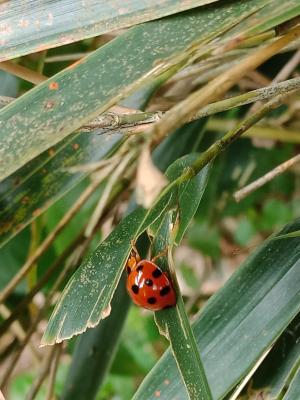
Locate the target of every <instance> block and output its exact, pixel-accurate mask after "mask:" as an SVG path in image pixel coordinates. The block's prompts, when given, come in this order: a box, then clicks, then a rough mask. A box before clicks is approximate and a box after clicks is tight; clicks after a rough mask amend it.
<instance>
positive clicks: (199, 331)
mask: <svg viewBox="0 0 300 400" xmlns="http://www.w3.org/2000/svg"><path fill="white" fill-rule="evenodd" d="M299 228H300V220H297V221H295V222H294V223H292V224H289V225H288V226H287V227H286V228H285V229H283V231H281V232H280V233H281V234H285V233H288V232H292V231H295V230H297V229H299ZM299 268H300V241H299V239H298V238H291V239H286V240H278V241H277V240H276V241H275V240H267V241H266V242H265V243H264V244H263V245H262V246H261V247H260V248H259V249H258V250H257V251H256V252H255V253H254V254H253V255H252V256H251V257H249V259H248V260H247V261H246V262H245V263H244V265H243V266H242V267H241V268H239V270H238V271H237V272H236V273H235V274H234V275H233V276H232V278H231V279H230V280H229V281H228V282H227V283H226V285H225V286H224V288H223V289H222V290H220V291H219V292H218V293H217V294H216V295H215V296H213V298H212V299H211V300H210V301H209V302H208V304H207V306H206V307H205V308H204V310H203V311H202V312H201V313H200V315H199V316H198V318H197V320H196V322H195V323H194V325H193V330H194V334H195V336H196V340H197V343H198V346H199V349H200V354H201V358H202V360H203V363H204V367H205V370H206V372H207V376H208V382H209V384H210V387H211V389H212V393H213V398H214V399H215V400H216V399H221V398H223V397H224V396H225V395H226V394H227V393H228V392H229V391H230V390H231V389H232V388H233V387H234V386H235V385H236V384H237V383H238V382H239V381H240V380H241V379H242V378H243V377H244V376H245V375H246V374H247V373H248V372H249V371H250V370H251V368H252V367H253V365H255V363H256V362H257V360H258V359H259V358H260V357H261V355H262V354H263V353H264V352H265V351H266V349H268V348H269V347H270V346H271V345H272V344H273V343H274V341H275V340H276V339H277V338H278V336H279V335H280V334H281V332H282V331H283V330H284V329H285V328H286V327H287V326H288V324H289V323H290V321H291V320H292V319H293V318H294V317H295V315H296V314H297V313H298V312H299V310H300V274H299ZM166 380H167V381H168V382H169V384H168V385H166V384H165V382H166ZM156 391H159V392H160V399H170V398H172V399H174V400H179V399H180V400H185V399H187V395H186V392H185V388H184V386H183V384H182V383H181V381H180V376H179V373H178V370H177V367H176V364H175V362H174V361H173V360H172V356H171V354H170V352H169V351H168V352H167V353H166V354H165V355H164V356H163V357H162V359H161V360H160V362H159V363H158V364H157V365H156V367H154V369H153V370H152V371H151V372H150V374H149V375H148V376H147V377H146V379H145V380H144V382H143V383H142V385H141V387H140V388H139V390H138V392H137V393H136V395H135V397H134V399H135V400H139V399H145V398H148V397H151V396H152V395H153V393H155V392H156Z"/></svg>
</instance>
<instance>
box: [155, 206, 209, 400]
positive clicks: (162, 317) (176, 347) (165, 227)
mask: <svg viewBox="0 0 300 400" xmlns="http://www.w3.org/2000/svg"><path fill="white" fill-rule="evenodd" d="M173 214H174V213H173ZM175 218H176V217H175ZM172 220H173V218H172V212H169V213H166V214H165V217H164V218H163V221H162V224H161V226H160V228H159V230H158V231H157V236H156V237H155V240H154V242H153V250H154V251H153V255H156V254H159V253H161V252H162V251H163V250H164V249H166V247H168V246H170V244H171V242H172V238H171V236H172V233H171V230H170V226H171V223H172V222H173V221H172ZM159 260H160V262H159V266H160V267H161V268H162V269H163V270H164V271H167V272H168V273H169V274H170V271H169V268H168V259H167V257H160V258H159ZM174 278H175V277H174ZM173 282H175V281H174V279H173ZM175 286H177V287H178V285H175ZM155 320H156V323H157V325H158V327H159V330H160V332H161V333H162V334H164V335H165V336H166V337H167V338H168V340H169V341H170V345H171V349H172V353H173V355H174V358H175V360H176V363H177V365H178V369H179V371H180V374H181V376H182V379H183V382H184V385H185V387H186V390H187V392H188V394H189V398H190V399H191V400H209V399H211V398H212V397H211V391H210V388H209V386H208V383H207V378H206V375H205V372H204V368H203V364H202V361H201V359H200V355H199V351H198V349H197V344H196V341H195V337H194V334H193V331H192V328H191V326H190V324H189V320H188V316H187V315H186V312H185V309H184V303H183V300H182V297H181V295H180V292H179V290H177V303H176V306H175V307H172V308H170V309H166V310H161V311H157V312H156V313H155Z"/></svg>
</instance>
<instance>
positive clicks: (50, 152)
mask: <svg viewBox="0 0 300 400" xmlns="http://www.w3.org/2000/svg"><path fill="white" fill-rule="evenodd" d="M48 154H49V156H50V157H53V156H54V154H55V150H54V149H49V150H48Z"/></svg>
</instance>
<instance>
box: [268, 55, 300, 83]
mask: <svg viewBox="0 0 300 400" xmlns="http://www.w3.org/2000/svg"><path fill="white" fill-rule="evenodd" d="M299 63H300V49H299V50H298V51H296V53H295V54H294V55H293V56H292V58H291V59H290V60H289V61H288V62H287V63H286V64H285V65H284V66H283V68H282V69H281V70H280V71H279V72H278V74H277V75H276V76H275V78H274V79H273V81H272V83H278V82H282V81H284V80H285V79H287V78H288V77H289V76H290V75H291V73H292V72H293V71H294V69H295V68H296V67H297V65H298V64H299Z"/></svg>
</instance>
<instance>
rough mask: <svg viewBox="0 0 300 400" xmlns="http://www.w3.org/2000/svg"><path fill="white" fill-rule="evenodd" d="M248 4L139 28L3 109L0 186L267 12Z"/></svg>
mask: <svg viewBox="0 0 300 400" xmlns="http://www.w3.org/2000/svg"><path fill="white" fill-rule="evenodd" d="M264 2H267V0H264V1H263V4H264ZM241 3H244V2H243V1H242V0H238V1H236V2H234V3H231V2H230V4H226V2H221V3H220V5H219V2H218V3H216V5H215V6H214V7H200V8H199V9H195V10H193V11H191V12H187V13H183V14H180V15H176V16H172V17H168V18H164V19H162V20H158V21H153V22H149V23H146V24H142V25H139V26H137V27H134V28H132V29H130V30H129V31H127V32H126V33H124V34H123V35H121V36H119V37H118V38H117V39H115V40H113V41H111V42H110V43H108V44H107V45H105V46H103V47H102V48H100V49H98V50H96V51H95V52H94V53H92V54H91V55H89V56H88V57H86V58H85V59H83V60H82V61H81V62H80V63H77V64H76V65H73V66H72V67H71V68H68V69H66V70H64V71H62V72H60V73H58V74H57V75H55V76H54V77H52V78H51V79H49V80H47V81H46V82H44V83H42V84H40V85H38V86H37V87H36V88H34V89H32V90H30V91H29V92H27V93H26V94H25V95H23V96H21V97H20V98H18V99H17V100H15V101H14V102H13V103H11V104H9V105H8V106H6V107H4V109H2V110H1V111H0V123H1V130H0V160H1V162H0V179H1V180H2V179H4V178H5V177H7V176H9V175H10V174H12V173H13V172H14V171H16V170H17V169H19V168H20V167H21V166H22V165H24V164H25V163H27V162H28V161H29V160H31V159H33V158H34V157H36V156H37V155H38V154H40V153H41V152H43V151H44V150H46V149H47V148H49V147H51V146H53V145H55V144H56V143H57V142H58V141H60V140H62V139H63V138H64V137H66V136H67V135H69V134H70V133H71V132H73V131H74V130H76V129H78V128H80V126H82V125H84V124H85V123H87V122H88V121H90V120H92V119H93V118H95V117H96V116H97V115H99V114H100V113H102V112H104V111H105V110H107V109H108V108H110V107H111V106H112V105H113V104H115V103H117V102H118V101H120V100H121V99H122V98H124V97H127V96H128V94H129V93H131V92H132V91H133V90H135V89H136V88H137V87H140V86H141V85H143V84H145V83H147V82H149V81H151V80H153V78H154V77H156V76H158V75H160V74H161V73H163V72H165V71H167V70H169V69H170V68H171V67H172V66H174V65H176V66H177V65H179V64H182V62H183V61H184V60H188V59H189V57H190V55H191V53H193V49H194V45H195V43H197V45H199V46H200V44H201V43H205V41H207V40H208V38H210V39H213V38H215V37H216V36H218V35H220V34H221V33H222V32H224V31H226V30H228V29H229V28H230V27H232V26H234V25H236V24H237V22H238V21H241V20H243V19H244V18H245V17H247V16H248V15H249V14H250V13H251V12H254V11H255V10H257V9H258V8H261V7H262V1H261V0H250V1H248V2H247V3H246V4H243V7H242V9H241ZM178 32H180V35H178ZM145 55H146V57H145ZM53 83H55V84H53Z"/></svg>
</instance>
